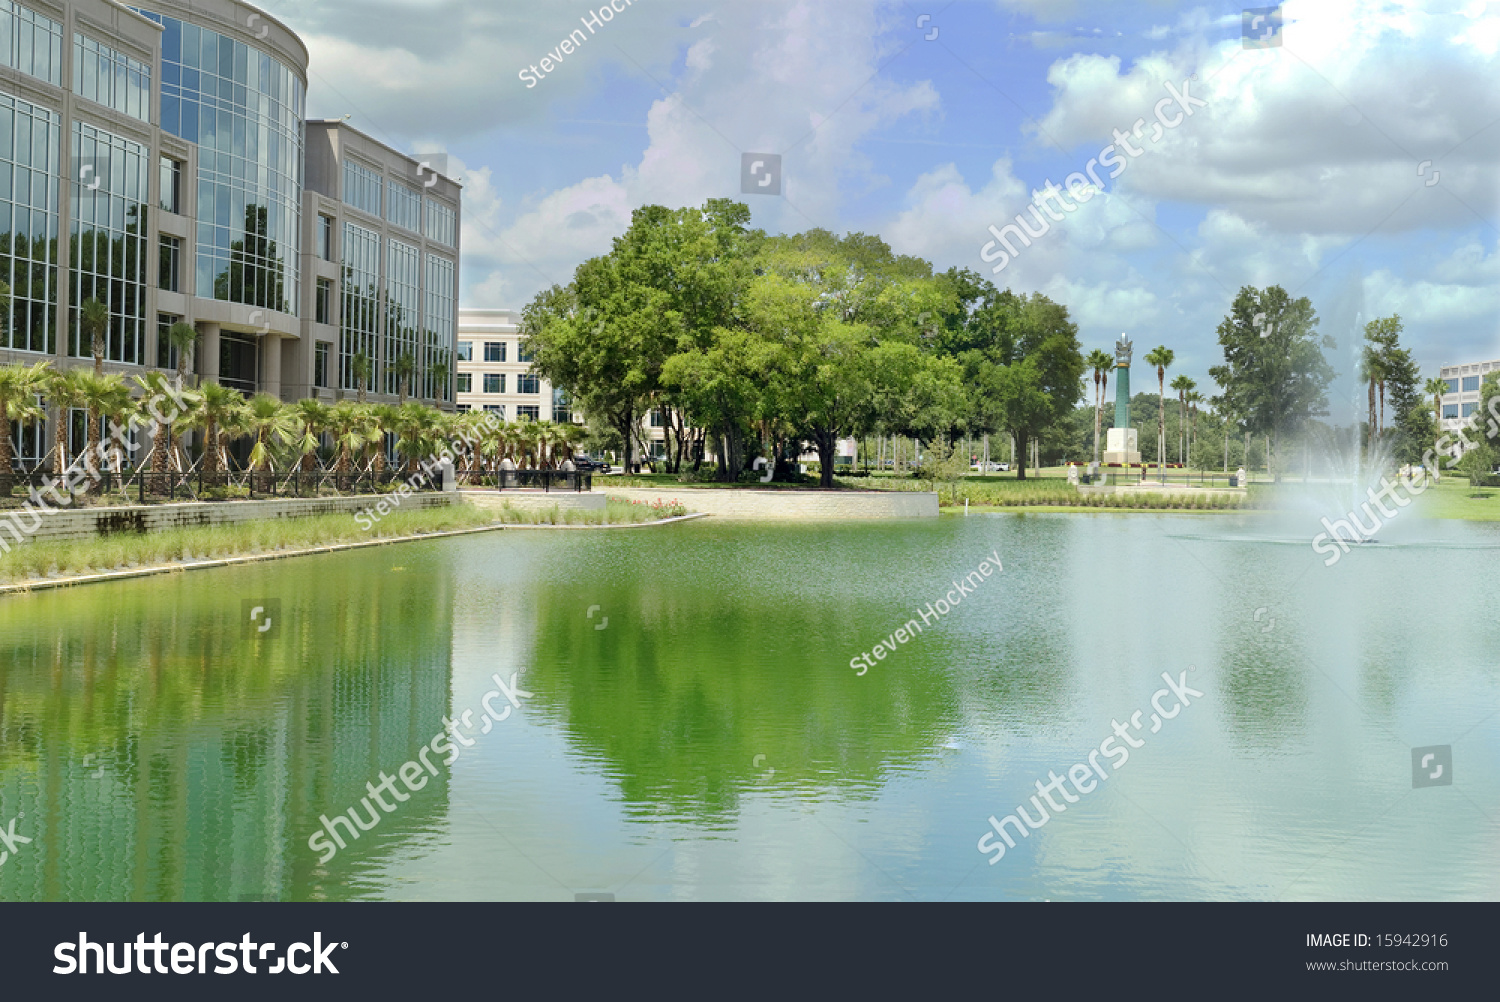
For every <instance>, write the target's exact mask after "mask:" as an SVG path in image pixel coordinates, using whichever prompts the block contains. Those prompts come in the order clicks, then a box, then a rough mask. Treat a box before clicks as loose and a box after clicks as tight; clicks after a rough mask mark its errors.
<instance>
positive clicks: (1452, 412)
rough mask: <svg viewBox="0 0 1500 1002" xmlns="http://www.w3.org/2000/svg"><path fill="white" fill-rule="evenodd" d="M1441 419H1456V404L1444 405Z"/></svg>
mask: <svg viewBox="0 0 1500 1002" xmlns="http://www.w3.org/2000/svg"><path fill="white" fill-rule="evenodd" d="M1443 417H1445V418H1456V417H1458V404H1444V405H1443Z"/></svg>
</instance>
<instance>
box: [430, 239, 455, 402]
mask: <svg viewBox="0 0 1500 1002" xmlns="http://www.w3.org/2000/svg"><path fill="white" fill-rule="evenodd" d="M426 278H427V282H426V302H425V304H424V306H425V309H424V310H423V313H422V318H423V328H424V334H423V340H424V344H423V346H422V352H423V362H422V371H423V372H425V373H426V382H425V383H424V385H423V388H422V389H423V393H424V395H425V396H426V397H428V398H429V399H434V400H448V399H449V398H450V394H449V392H448V387H449V386H450V385H451V381H452V379H453V262H452V261H449V260H448V259H447V258H442V257H437V256H436V255H433V254H428V255H427V276H426Z"/></svg>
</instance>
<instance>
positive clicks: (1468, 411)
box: [1464, 403, 1479, 417]
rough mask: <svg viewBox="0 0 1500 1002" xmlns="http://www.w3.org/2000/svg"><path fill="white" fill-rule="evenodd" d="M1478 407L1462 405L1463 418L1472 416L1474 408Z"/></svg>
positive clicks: (1475, 405)
mask: <svg viewBox="0 0 1500 1002" xmlns="http://www.w3.org/2000/svg"><path fill="white" fill-rule="evenodd" d="M1478 406H1479V404H1477V403H1471V404H1464V417H1468V416H1470V415H1471V414H1473V413H1474V408H1476V407H1478Z"/></svg>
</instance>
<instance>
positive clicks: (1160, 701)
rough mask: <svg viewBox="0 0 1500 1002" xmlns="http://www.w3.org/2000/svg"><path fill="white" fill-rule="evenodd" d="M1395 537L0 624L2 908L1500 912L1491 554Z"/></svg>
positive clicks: (1204, 542) (1210, 526) (179, 600)
mask: <svg viewBox="0 0 1500 1002" xmlns="http://www.w3.org/2000/svg"><path fill="white" fill-rule="evenodd" d="M1413 525H1414V526H1417V527H1418V528H1417V529H1416V530H1415V531H1408V532H1406V533H1404V534H1403V535H1396V536H1392V537H1391V539H1390V541H1389V542H1387V541H1385V540H1384V539H1383V540H1382V542H1381V543H1380V544H1377V545H1371V546H1363V547H1359V548H1357V549H1356V550H1355V551H1354V552H1351V553H1349V554H1348V555H1346V556H1344V557H1343V559H1341V560H1340V561H1339V562H1337V563H1336V564H1335V565H1333V566H1324V557H1322V556H1320V555H1319V554H1318V553H1316V552H1314V551H1313V549H1312V548H1311V546H1310V545H1309V543H1308V539H1307V537H1306V534H1305V533H1301V532H1300V530H1297V531H1292V530H1289V529H1287V528H1286V527H1284V526H1281V525H1279V524H1273V523H1272V522H1270V521H1269V520H1268V519H1267V518H1266V517H1265V516H1258V515H1254V514H1245V515H1225V514H1215V515H1202V516H1191V515H1178V516H1143V515H1065V514H1038V515H1015V514H991V515H977V514H976V515H973V516H970V517H968V518H964V517H961V516H945V517H943V518H940V519H932V520H925V521H924V520H914V521H900V522H890V523H882V524H870V525H838V526H807V525H802V526H787V525H782V524H775V525H766V524H747V523H738V524H736V523H729V522H715V521H714V520H713V519H705V520H701V521H698V522H693V523H688V524H681V525H674V526H670V527H665V528H658V529H627V530H607V531H591V532H590V531H566V532H564V531H559V532H521V531H501V532H496V533H490V534H483V535H478V536H469V537H463V538H460V539H453V540H437V541H431V542H422V543H412V544H405V545H401V546H393V547H383V548H376V549H369V550H361V551H356V552H351V553H344V554H330V555H323V556H316V557H307V558H300V559H296V560H286V561H277V562H271V563H264V564H257V565H249V566H242V567H238V568H230V569H221V570H209V571H201V572H193V573H187V574H174V575H168V576H162V577H155V578H147V579H141V580H136V581H130V582H120V583H115V584H108V585H97V586H90V587H87V588H82V589H75V590H63V591H56V592H43V593H37V594H34V595H20V596H12V597H7V598H4V599H0V829H3V830H6V831H7V832H8V833H13V834H14V835H17V836H21V837H23V838H29V839H30V840H31V841H30V842H20V841H18V840H17V841H13V842H10V843H7V847H9V848H12V849H13V851H11V852H10V854H9V857H8V858H7V859H5V860H4V861H3V862H0V900H229V901H236V900H348V899H402V900H455V899H463V900H469V899H477V900H568V901H571V900H574V899H575V897H576V896H578V895H580V894H585V895H586V894H596V895H597V894H607V895H614V897H615V898H616V899H618V900H669V899H715V900H746V899H787V898H791V899H851V898H852V899H892V900H913V899H917V900H995V899H1004V900H1052V901H1059V900H1068V899H1203V898H1209V899H1323V898H1339V899H1365V898H1381V899H1386V898H1393V899H1408V898H1420V899H1446V898H1485V899H1492V898H1495V897H1497V896H1500V868H1496V867H1495V866H1494V862H1493V860H1494V858H1495V852H1496V849H1497V845H1500V797H1497V792H1500V677H1497V676H1500V668H1497V664H1496V656H1495V651H1496V650H1497V646H1500V645H1497V641H1500V635H1497V634H1500V628H1497V619H1496V616H1495V615H1494V612H1495V609H1496V608H1497V603H1496V600H1497V598H1500V578H1497V576H1496V574H1495V570H1494V568H1495V566H1496V564H1495V558H1496V555H1497V547H1500V531H1497V530H1496V529H1494V528H1489V527H1485V526H1476V525H1469V524H1462V523H1436V522H1430V523H1429V522H1416V521H1415V520H1413ZM996 558H998V560H999V562H1000V563H1001V565H1002V567H1003V569H1002V570H1000V571H998V572H995V571H994V570H993V566H992V565H991V564H986V565H985V566H986V567H987V568H988V569H989V570H990V571H991V573H990V576H988V577H985V576H984V574H983V572H982V571H980V572H977V573H975V574H974V576H973V577H972V578H967V579H966V580H962V581H961V580H960V579H965V576H966V575H969V574H970V573H971V572H976V569H979V568H980V567H981V563H982V562H985V561H992V560H994V559H996ZM958 583H961V584H963V585H964V587H963V588H962V589H958V590H955V587H956V584H958ZM950 592H951V594H950ZM939 600H942V604H941V605H938V604H937V603H938V602H939ZM954 600H957V601H956V602H954ZM929 603H933V605H932V606H931V609H930V610H929V608H928V607H929ZM950 603H952V604H950ZM944 609H946V611H943V610H944ZM257 610H258V611H257ZM251 611H255V618H254V619H253V620H252V619H251V618H250V613H251ZM924 611H925V612H928V615H927V616H926V617H923V615H922V613H923V612H924ZM911 620H915V621H916V625H918V626H920V627H921V629H920V630H913V629H912V628H911V627H909V626H906V624H907V623H908V621H911ZM898 628H900V629H902V630H903V634H902V635H900V636H898V635H896V633H895V631H896V630H897V629H898ZM877 643H879V644H882V645H883V646H882V648H881V650H880V651H879V652H874V648H875V645H876V644H877ZM886 647H889V648H890V649H889V650H887V649H886ZM861 654H865V655H869V660H868V663H866V662H865V661H862V660H856V661H855V665H856V667H855V668H851V659H859V658H860V655H861ZM1164 674H1165V675H1166V676H1167V677H1168V679H1169V680H1170V682H1171V683H1172V684H1171V687H1170V688H1168V683H1167V682H1165V681H1163V675H1164ZM513 675H514V676H515V682H514V687H513V688H512V687H511V678H512V676H513ZM497 676H498V682H499V683H504V685H497ZM1153 707H1154V708H1153ZM486 709H487V710H488V711H490V712H488V713H487V712H486ZM466 711H468V716H467V717H465V713H466ZM1137 711H1141V714H1140V715H1139V716H1137ZM1153 715H1154V716H1155V719H1156V720H1157V723H1156V726H1155V727H1154V728H1153V726H1152V720H1153ZM492 718H499V719H498V720H495V719H492ZM1163 718H1164V719H1163ZM449 721H452V727H453V729H454V730H455V731H456V732H457V733H456V734H453V735H451V736H449V735H444V731H445V728H446V727H447V726H448V722H449ZM1117 725H1118V726H1117ZM1122 732H1123V733H1122ZM460 736H462V738H461V740H462V742H465V743H460V741H459V740H458V739H459V738H460ZM1127 736H1128V740H1127ZM434 738H437V740H436V741H434ZM1111 738H1114V741H1113V743H1110V739H1111ZM1137 742H1138V743H1137ZM1106 745H1107V746H1108V747H1107V749H1106V750H1105V751H1104V752H1103V754H1100V749H1101V748H1105V746H1106ZM424 748H426V749H430V750H429V751H428V752H427V753H426V754H425V755H422V754H419V753H420V752H421V751H422V750H423V749H424ZM450 748H451V749H453V752H452V753H450V752H449V751H448V750H447V749H450ZM1431 748H1437V749H1439V750H1438V751H1434V752H1427V751H1424V752H1423V753H1422V755H1423V756H1425V755H1429V754H1430V755H1432V756H1435V757H1432V758H1427V759H1426V760H1425V762H1422V763H1421V765H1420V769H1418V768H1417V766H1415V765H1414V758H1421V756H1414V755H1413V749H1431ZM1442 749H1447V750H1446V751H1444V750H1442ZM1091 752H1093V753H1094V756H1093V760H1092V762H1093V764H1092V765H1091V764H1090V763H1091V759H1090V753H1091ZM1122 752H1127V753H1128V759H1126V758H1125V757H1124V756H1123V755H1122V754H1121V753H1122ZM454 753H456V758H453V760H452V762H451V765H450V764H446V763H447V761H448V759H449V758H450V757H452V755H453V754H454ZM1122 759H1124V760H1122ZM409 762H410V763H414V764H413V765H412V766H411V767H410V768H409V769H406V770H403V768H402V767H403V766H404V765H406V764H407V763H409ZM1075 766H1079V767H1081V769H1080V770H1079V771H1078V772H1077V773H1076V774H1073V775H1070V770H1072V769H1074V767H1075ZM1439 766H1442V767H1444V768H1445V770H1446V771H1445V772H1444V773H1443V774H1442V776H1440V777H1438V778H1436V779H1430V778H1429V779H1425V780H1421V784H1422V785H1416V784H1417V783H1418V782H1419V779H1420V778H1421V777H1431V776H1432V774H1433V772H1434V771H1436V770H1437V769H1438V767H1439ZM398 777H399V779H400V780H401V781H405V782H407V783H409V784H410V785H405V786H404V785H401V784H400V781H398ZM414 777H417V778H420V783H417V782H414V781H413V778H414ZM1051 777H1056V778H1058V779H1059V780H1060V782H1057V783H1053V782H1052V778H1051ZM1443 777H1446V782H1445V781H1444V778H1443ZM387 780H389V782H387ZM1062 781H1066V782H1062ZM1039 787H1042V788H1044V790H1045V792H1039ZM1034 796H1035V797H1037V798H1038V799H1037V800H1032V799H1031V798H1032V797H1034ZM377 803H378V804H379V805H380V806H379V807H376V806H375V804H377ZM1049 803H1051V804H1053V805H1054V806H1053V807H1051V808H1050V809H1048V804H1049ZM361 805H363V806H361ZM387 808H389V810H387ZM351 809H353V810H354V811H355V815H356V818H363V819H364V820H365V821H366V822H367V823H369V824H370V827H368V828H365V827H363V826H361V827H360V828H359V829H356V828H355V826H353V825H351V824H349V823H348V822H347V820H342V821H338V822H333V821H329V822H325V821H324V819H332V818H333V817H334V816H335V815H342V816H343V818H344V819H347V818H348V812H349V811H350V810H351ZM1018 809H1019V810H1020V811H1021V812H1022V813H1024V814H1025V815H1026V816H1027V817H1028V818H1030V819H1032V820H1033V822H1034V824H1035V827H1033V828H1030V829H1027V830H1025V832H1024V836H1022V835H1018V834H1017V830H1018V829H1019V828H1020V822H1019V821H1016V822H1014V823H1013V824H1007V823H1006V820H1005V819H1006V818H1007V817H1019V815H1018V813H1017V812H1018ZM1039 809H1040V813H1041V814H1042V815H1043V818H1046V817H1047V815H1050V819H1049V820H1044V821H1038V820H1037V816H1038V813H1039ZM366 812H368V814H367V813H366ZM991 816H994V817H995V818H996V819H997V820H998V823H1000V824H1001V826H1002V829H1003V830H1004V831H1005V832H1006V833H1007V835H1008V837H1009V838H1010V839H1011V841H1013V842H1014V843H1015V844H1014V845H1013V846H1006V843H1005V842H1004V841H1000V840H997V839H996V838H994V837H990V838H989V839H988V846H989V849H988V850H986V851H981V849H980V843H981V840H983V839H985V838H986V836H987V835H989V834H990V833H992V832H993V831H994V828H993V827H992V825H991V822H990V820H989V819H990V818H991ZM12 822H14V824H13V825H12V824H11V823H12ZM356 830H357V831H358V833H359V837H358V838H355V837H353V833H354V832H355V831H356ZM333 833H337V835H338V838H339V839H340V840H341V841H342V842H343V843H344V847H343V848H342V849H336V845H335V843H334V841H332V834H333ZM997 846H999V847H1005V851H1004V852H1003V854H999V855H997V854H996V851H994V850H995V849H996V847H997ZM334 850H336V851H334ZM992 860H993V862H992Z"/></svg>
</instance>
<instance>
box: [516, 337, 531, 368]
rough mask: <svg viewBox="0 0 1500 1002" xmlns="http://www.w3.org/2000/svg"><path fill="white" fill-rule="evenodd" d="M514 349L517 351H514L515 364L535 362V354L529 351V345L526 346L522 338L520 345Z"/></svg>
mask: <svg viewBox="0 0 1500 1002" xmlns="http://www.w3.org/2000/svg"><path fill="white" fill-rule="evenodd" d="M516 349H517V350H516V361H517V362H535V361H536V353H535V352H534V351H532V350H531V346H530V345H529V344H527V342H526V340H525V339H524V338H523V339H522V341H521V343H520V344H518V345H516Z"/></svg>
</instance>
